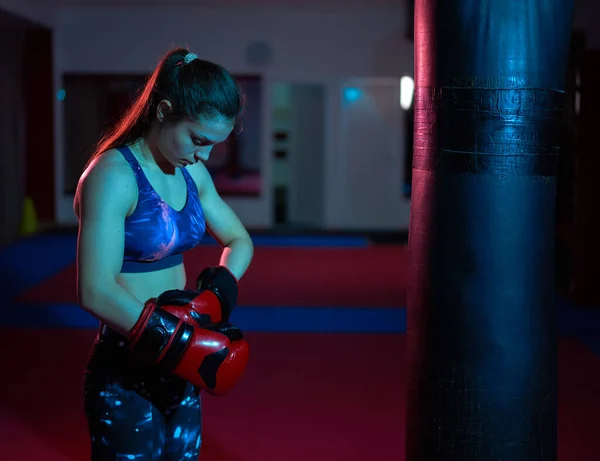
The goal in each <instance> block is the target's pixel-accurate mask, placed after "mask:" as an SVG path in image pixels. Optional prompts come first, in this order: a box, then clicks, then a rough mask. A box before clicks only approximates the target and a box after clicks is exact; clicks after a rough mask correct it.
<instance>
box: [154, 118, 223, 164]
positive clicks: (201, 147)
mask: <svg viewBox="0 0 600 461" xmlns="http://www.w3.org/2000/svg"><path fill="white" fill-rule="evenodd" d="M233 127H234V124H233V123H232V122H231V121H230V120H226V119H223V118H221V117H215V118H206V117H201V118H200V119H198V120H182V121H179V122H177V123H162V124H161V128H160V130H159V132H158V137H157V140H156V144H157V147H158V150H159V151H160V152H161V154H162V155H163V157H164V158H165V159H166V160H167V161H168V162H169V163H171V164H172V165H173V166H175V167H185V166H187V165H192V164H194V163H196V162H198V161H201V162H206V161H208V159H209V157H210V151H211V150H212V148H213V146H214V145H215V144H218V143H221V142H223V141H225V140H226V139H227V137H228V136H229V135H230V134H231V131H232V130H233Z"/></svg>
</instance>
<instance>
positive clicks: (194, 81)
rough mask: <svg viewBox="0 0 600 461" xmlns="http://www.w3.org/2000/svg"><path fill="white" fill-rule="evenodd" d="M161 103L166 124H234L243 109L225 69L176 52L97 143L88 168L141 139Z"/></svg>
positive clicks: (162, 63)
mask: <svg viewBox="0 0 600 461" xmlns="http://www.w3.org/2000/svg"><path fill="white" fill-rule="evenodd" d="M186 56H188V58H187V59H186ZM190 58H195V59H191V60H190ZM163 99H167V100H168V101H169V102H170V103H171V106H172V110H171V112H170V113H169V114H168V116H169V118H168V119H167V121H168V122H177V121H179V120H182V119H184V118H191V119H197V118H199V117H201V116H204V117H207V118H220V117H222V118H225V119H227V120H231V121H232V122H236V121H237V119H238V118H239V117H240V115H241V114H242V112H243V109H244V100H243V95H242V93H241V91H240V89H239V87H238V85H237V83H236V81H235V80H234V78H233V77H232V76H231V75H230V74H229V72H228V71H227V70H226V69H225V68H224V67H222V66H220V65H218V64H215V63H212V62H210V61H204V60H202V59H199V58H197V57H195V55H190V53H189V51H188V50H186V49H183V48H177V49H175V50H173V51H171V52H169V53H167V54H166V55H165V56H164V57H163V58H162V60H161V61H160V62H159V64H158V66H157V67H156V69H155V70H154V72H153V73H152V75H150V77H149V78H148V81H147V82H146V84H145V85H144V87H143V88H142V90H141V91H140V93H139V94H138V96H137V97H136V99H135V101H134V102H133V104H132V105H131V106H130V107H129V109H128V110H127V111H126V112H125V114H124V115H123V116H122V117H121V119H120V120H119V121H118V122H117V123H116V124H115V126H114V127H113V128H112V129H111V130H109V131H108V132H107V133H106V134H105V135H104V136H103V137H102V138H101V139H100V141H99V142H98V145H97V146H96V149H95V150H94V153H93V154H92V156H91V157H90V159H89V161H88V165H89V164H90V163H91V162H92V161H93V160H94V159H95V158H96V157H98V156H100V155H101V154H102V153H103V152H106V151H107V150H110V149H113V148H115V147H119V146H123V145H129V144H132V143H134V142H136V141H138V140H139V139H141V138H142V137H143V136H144V135H145V134H146V133H147V131H148V129H149V128H150V125H151V123H152V119H153V117H154V116H155V114H156V109H157V105H158V103H159V102H160V101H162V100H163Z"/></svg>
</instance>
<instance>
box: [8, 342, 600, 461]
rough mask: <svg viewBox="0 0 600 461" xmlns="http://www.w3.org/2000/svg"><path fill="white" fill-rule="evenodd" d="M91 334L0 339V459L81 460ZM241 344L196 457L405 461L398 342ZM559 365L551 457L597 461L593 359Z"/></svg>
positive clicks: (596, 367)
mask: <svg viewBox="0 0 600 461" xmlns="http://www.w3.org/2000/svg"><path fill="white" fill-rule="evenodd" d="M92 335H93V333H92V332H91V331H89V330H86V331H79V330H60V331H48V330H41V331H37V330H27V331H14V330H3V331H0V353H2V356H3V357H4V367H3V369H4V370H10V374H4V375H3V378H2V380H0V391H1V392H0V444H1V445H0V446H2V459H7V460H19V461H37V460H44V461H67V460H69V461H81V460H84V459H88V442H87V432H86V426H85V420H84V418H83V414H82V409H81V377H82V376H81V370H82V366H83V363H84V360H85V356H86V354H87V350H88V347H89V344H90V342H91V340H92ZM25 336H26V337H27V341H24V337H25ZM248 337H249V339H250V342H251V344H252V360H251V362H250V366H249V368H248V372H247V374H246V376H245V377H244V379H243V381H242V382H241V383H240V386H239V388H237V389H236V390H235V391H234V392H233V393H232V394H230V395H229V396H226V397H218V398H217V397H210V396H207V397H206V398H205V399H204V412H205V413H204V425H205V431H204V445H203V451H202V456H201V459H202V461H280V460H285V461H306V460H311V461H320V460H323V461H325V460H327V461H329V460H345V461H364V460H366V459H373V460H378V461H392V460H394V461H402V460H404V445H405V444H404V440H405V439H404V431H405V419H404V414H405V405H404V392H405V382H406V375H405V372H404V368H403V366H402V364H403V360H404V337H403V336H399V335H360V336H356V335H291V334H249V335H248ZM16 345H18V347H16ZM15 350H18V353H15V352H14V351H15ZM25 357H27V359H24V358H25ZM361 361H369V363H370V364H371V366H370V367H369V370H370V376H369V379H368V380H361V379H359V377H358V376H357V374H356V364H357V363H361ZM390 363H393V364H396V365H395V366H394V367H390V366H389V364H390ZM559 363H560V367H559V369H560V383H559V384H560V385H559V389H560V391H559V392H560V394H559V402H560V410H559V458H558V459H559V461H574V460H576V461H594V460H595V459H597V453H596V450H595V445H596V442H597V438H598V425H597V415H598V414H600V359H598V357H596V356H594V355H593V354H592V353H591V352H590V351H589V350H588V349H587V348H585V347H584V346H582V345H581V344H580V343H579V342H577V341H562V342H561V344H560V357H559Z"/></svg>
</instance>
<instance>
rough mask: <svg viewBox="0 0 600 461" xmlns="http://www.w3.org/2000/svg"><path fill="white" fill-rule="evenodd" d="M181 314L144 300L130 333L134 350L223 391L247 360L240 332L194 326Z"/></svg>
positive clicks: (230, 327)
mask: <svg viewBox="0 0 600 461" xmlns="http://www.w3.org/2000/svg"><path fill="white" fill-rule="evenodd" d="M180 314H181V310H175V311H174V312H170V311H169V308H161V307H159V306H157V305H156V304H155V303H154V302H148V303H146V306H145V307H144V310H143V311H142V314H141V315H140V318H139V319H138V321H137V322H136V324H135V325H134V327H133V328H132V329H131V331H130V334H129V340H130V347H131V349H132V351H133V353H134V354H136V355H138V356H140V357H141V358H142V359H144V360H146V361H148V362H150V363H152V364H154V365H157V366H159V367H160V368H162V369H165V370H167V371H169V372H171V373H173V374H175V375H177V376H179V377H181V378H182V379H184V380H186V381H188V382H190V383H191V384H193V385H195V386H198V387H199V388H201V389H203V390H205V391H207V392H209V393H211V394H213V395H224V394H226V393H227V392H229V391H230V390H231V389H232V388H233V387H234V386H235V384H236V383H237V382H238V380H239V378H240V377H241V376H242V374H243V373H244V370H245V369H246V364H247V363H248V356H249V352H248V344H247V342H246V341H245V339H244V338H243V335H242V332H241V331H240V330H239V329H238V328H236V327H234V326H233V325H208V326H207V327H208V328H202V327H196V326H193V325H192V324H190V323H187V322H186V321H184V320H183V318H181V317H180V316H179V315H180ZM182 317H183V316H182Z"/></svg>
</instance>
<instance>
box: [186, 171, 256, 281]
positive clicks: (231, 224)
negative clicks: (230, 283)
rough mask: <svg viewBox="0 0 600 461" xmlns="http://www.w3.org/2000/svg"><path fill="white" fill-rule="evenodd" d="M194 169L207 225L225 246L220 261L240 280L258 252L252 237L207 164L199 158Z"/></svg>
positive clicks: (193, 174) (193, 173)
mask: <svg viewBox="0 0 600 461" xmlns="http://www.w3.org/2000/svg"><path fill="white" fill-rule="evenodd" d="M190 170H191V171H190V173H192V176H193V177H194V179H195V180H196V183H197V184H198V190H199V194H200V201H201V203H202V208H203V210H204V218H205V220H206V228H207V230H208V231H209V232H210V234H211V235H212V236H213V237H214V238H215V239H216V240H217V241H218V242H219V244H220V245H221V247H222V248H223V253H222V255H221V261H220V264H221V265H222V266H225V267H227V268H228V269H229V270H230V271H231V273H233V275H234V276H235V277H236V278H237V279H238V280H239V279H240V278H242V276H243V275H244V273H245V272H246V270H247V269H248V266H249V265H250V262H251V260H252V256H253V255H254V245H253V244H252V239H251V238H250V235H249V234H248V231H247V230H246V228H245V227H244V225H243V224H242V222H241V221H240V220H239V218H238V217H237V216H236V214H235V213H234V212H233V210H232V209H231V208H230V207H229V205H227V203H225V201H224V200H223V199H222V198H221V197H220V196H219V194H218V192H217V190H216V188H215V184H214V182H213V180H212V178H211V177H210V174H209V172H208V170H207V169H206V167H205V166H204V165H203V164H201V163H200V162H198V163H197V164H195V165H194V166H193V167H191V168H190Z"/></svg>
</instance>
